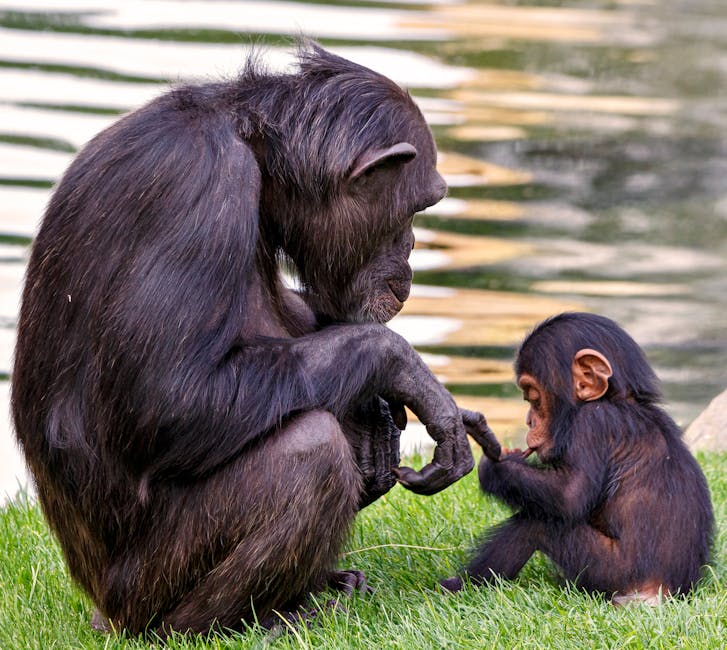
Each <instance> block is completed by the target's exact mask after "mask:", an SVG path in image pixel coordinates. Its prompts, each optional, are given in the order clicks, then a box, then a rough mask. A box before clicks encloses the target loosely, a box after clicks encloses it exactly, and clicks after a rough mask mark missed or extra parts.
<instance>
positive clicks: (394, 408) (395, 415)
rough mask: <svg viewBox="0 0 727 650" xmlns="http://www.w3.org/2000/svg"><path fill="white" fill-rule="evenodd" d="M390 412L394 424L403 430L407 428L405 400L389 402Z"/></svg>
mask: <svg viewBox="0 0 727 650" xmlns="http://www.w3.org/2000/svg"><path fill="white" fill-rule="evenodd" d="M388 404H389V412H390V413H391V419H392V420H393V421H394V424H395V425H396V426H397V427H398V428H399V429H401V430H402V431H403V430H404V429H406V423H407V417H406V409H405V408H404V403H403V402H388Z"/></svg>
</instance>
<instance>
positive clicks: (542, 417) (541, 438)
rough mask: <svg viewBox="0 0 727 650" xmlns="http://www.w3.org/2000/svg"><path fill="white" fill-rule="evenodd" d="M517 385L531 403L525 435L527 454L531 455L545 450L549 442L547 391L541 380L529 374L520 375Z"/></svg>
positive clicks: (526, 420)
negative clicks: (544, 447)
mask: <svg viewBox="0 0 727 650" xmlns="http://www.w3.org/2000/svg"><path fill="white" fill-rule="evenodd" d="M517 385H518V387H519V388H520V390H521V391H522V392H523V399H524V400H525V401H526V402H527V403H528V404H530V408H529V409H528V414H527V416H526V418H525V422H526V424H527V425H528V432H527V435H526V436H525V443H526V444H527V446H528V451H527V452H526V454H527V455H529V454H530V453H532V452H533V451H535V452H539V451H545V449H542V448H543V446H544V445H545V444H547V442H548V429H549V426H550V418H549V417H548V401H547V395H546V392H545V391H544V390H543V388H542V386H541V385H540V382H539V381H538V380H537V379H536V378H535V377H533V376H532V375H529V374H523V375H520V377H518V381H517Z"/></svg>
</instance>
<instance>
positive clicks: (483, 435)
mask: <svg viewBox="0 0 727 650" xmlns="http://www.w3.org/2000/svg"><path fill="white" fill-rule="evenodd" d="M459 412H460V413H461V414H462V422H464V426H465V430H466V431H467V433H468V434H469V435H470V436H472V438H473V439H474V441H475V442H476V443H477V444H478V445H479V446H480V447H482V453H484V454H485V456H487V457H488V458H489V459H490V460H493V461H495V462H497V461H499V460H500V454H501V453H502V448H501V447H500V443H499V442H498V441H497V438H495V434H494V433H492V429H490V427H489V425H488V424H487V420H485V416H484V415H482V413H478V412H477V411H468V410H467V409H460V410H459Z"/></svg>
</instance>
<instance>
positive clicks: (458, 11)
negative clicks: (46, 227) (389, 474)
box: [0, 0, 727, 493]
mask: <svg viewBox="0 0 727 650" xmlns="http://www.w3.org/2000/svg"><path fill="white" fill-rule="evenodd" d="M301 32H304V33H306V34H308V35H311V36H314V37H317V38H319V39H320V40H321V42H322V43H324V44H325V45H327V46H328V47H330V48H331V49H333V50H334V51H336V52H337V53H340V54H342V55H343V56H346V57H348V58H351V59H354V60H356V61H358V62H360V63H363V64H364V65H368V66H370V67H372V68H375V69H378V70H380V71H382V72H384V73H385V74H388V75H389V76H391V77H393V78H394V79H395V80H397V81H398V82H399V83H401V84H403V85H406V86H407V87H409V88H410V90H411V92H412V94H413V95H414V97H415V98H416V99H417V101H418V102H419V103H420V105H421V106H422V108H423V110H424V113H425V115H426V117H427V119H428V121H429V122H430V124H432V127H433V130H434V133H435V137H436V139H437V142H438V146H439V148H440V152H441V156H440V167H441V170H442V172H443V173H444V175H445V177H446V178H447V180H448V182H449V184H450V194H449V197H448V198H447V199H445V200H444V201H442V203H440V204H439V205H438V206H435V207H434V208H432V209H430V210H429V211H428V212H427V213H426V214H423V215H420V216H419V217H418V218H417V233H416V234H417V240H418V244H417V249H416V250H415V251H414V254H413V256H412V266H413V267H414V269H415V282H416V286H415V287H414V290H413V294H412V298H411V299H410V301H409V302H408V303H407V305H406V307H405V309H404V311H403V313H402V314H401V315H400V316H398V317H397V318H396V319H394V321H392V323H391V326H392V327H393V328H394V329H396V330H397V331H400V332H401V333H403V334H404V335H405V336H407V338H408V339H409V340H410V341H411V342H412V343H413V344H415V345H416V346H417V348H418V349H419V350H420V351H421V352H422V353H423V354H424V355H425V358H426V359H427V361H428V362H429V363H430V365H431V367H432V368H433V369H434V371H435V372H436V373H437V374H438V375H439V376H440V377H441V378H442V380H443V381H445V383H446V384H447V385H448V386H449V388H450V389H451V390H452V391H453V392H454V393H455V394H456V395H457V398H458V400H459V401H460V402H461V403H462V404H463V405H466V406H471V407H476V408H481V409H482V410H484V412H485V413H486V414H487V415H488V418H489V420H490V421H491V423H492V425H493V428H495V430H496V431H497V432H498V433H499V434H501V435H502V436H503V437H506V438H512V437H514V438H516V439H517V437H518V436H520V435H521V434H522V430H523V427H522V424H521V422H522V418H523V415H524V405H523V404H522V401H521V400H520V399H519V398H518V395H517V391H516V390H515V389H514V386H513V383H512V370H511V360H512V355H513V352H514V348H515V346H516V344H517V342H518V341H519V339H520V338H521V337H522V335H523V334H524V333H525V332H526V331H527V330H528V329H529V328H530V327H532V325H533V324H535V322H537V321H538V320H540V319H541V318H543V317H545V316H547V315H549V314H552V313H555V312H558V311H561V310H564V309H588V310H594V311H597V312H600V313H603V314H605V315H607V316H610V317H612V318H615V319H617V320H618V321H619V322H620V323H621V324H622V325H623V326H624V327H626V328H627V329H628V330H629V331H630V332H631V333H632V334H633V336H634V337H635V338H636V339H637V341H638V342H639V343H641V344H642V345H643V346H644V347H645V349H646V350H647V353H648V356H649V358H650V359H651V360H652V362H653V363H654V365H655V367H656V370H657V372H658V373H659V375H660V376H661V377H662V379H663V381H664V389H665V392H666V396H667V399H668V408H669V411H670V413H671V414H672V415H673V416H674V417H675V418H676V419H677V420H678V421H679V422H680V423H681V424H683V425H686V424H688V423H689V422H690V421H691V420H692V419H693V418H694V416H695V415H696V414H697V413H698V412H699V411H701V410H702V409H703V408H704V406H705V405H706V404H707V403H708V402H709V400H710V399H711V398H712V397H714V396H715V395H716V394H717V393H719V392H721V390H723V389H724V388H725V386H727V370H726V369H727V309H726V307H727V305H726V303H727V291H726V290H725V289H726V284H727V283H726V281H725V279H724V278H725V277H726V276H727V268H726V267H727V255H726V254H725V253H727V183H726V182H725V181H726V179H727V155H725V154H727V136H726V135H725V134H726V133H727V104H725V102H724V101H722V95H723V91H722V89H723V88H724V87H726V86H727V83H726V82H727V6H726V5H724V3H721V2H717V1H716V0H711V1H710V0H689V2H687V1H686V0H685V1H683V2H679V1H677V0H668V1H665V2H659V3H656V2H653V1H649V0H643V1H639V0H620V1H612V2H605V1H604V2H596V1H580V2H565V1H555V0H554V1H543V2H534V1H531V2H526V1H520V2H512V1H511V2H501V3H497V2H489V3H488V2H457V1H454V0H452V1H442V2H429V3H420V2H405V1H399V2H385V1H381V0H379V1H376V2H367V1H365V0H360V1H354V0H352V1H351V2H347V3H346V2H323V1H321V0H319V1H314V2H242V1H240V2H233V1H227V2H222V1H219V2H218V1H215V2H202V1H196V2H195V1H189V2H167V1H164V0H154V1H152V0H149V1H127V0H114V1H105V0H78V1H76V2H74V1H71V0H56V1H52V0H48V1H45V2H43V1H37V2H33V1H27V0H26V1H24V2H20V1H19V0H0V380H2V381H0V413H2V415H1V416H0V458H2V459H5V460H3V461H2V462H3V463H4V467H2V473H0V493H1V492H6V491H7V492H12V491H14V489H15V487H16V485H17V479H16V476H20V480H21V481H23V480H24V477H23V475H22V471H21V466H20V464H19V461H18V459H17V455H16V453H15V450H14V447H13V443H12V437H11V433H10V428H9V423H8V422H7V410H8V404H7V403H8V398H7V394H8V381H7V379H8V373H9V371H10V367H11V355H12V347H13V344H14V326H15V323H16V319H17V310H18V300H19V295H20V290H21V285H22V276H23V272H24V266H25V260H26V256H27V251H28V246H29V244H30V242H31V240H32V237H33V234H34V233H35V231H36V229H37V225H38V221H39V218H40V216H41V214H42V210H43V206H44V204H45V202H46V201H47V199H48V196H49V192H50V188H51V186H52V184H53V183H54V182H55V181H56V180H57V179H58V177H59V175H60V174H61V173H62V171H63V169H64V168H65V166H66V165H67V164H68V162H69V161H70V160H71V158H72V156H73V152H74V151H76V150H78V148H79V147H80V146H82V144H83V143H84V142H85V141H87V140H88V139H89V138H90V137H91V136H92V135H93V134H94V133H96V132H97V131H99V130H100V129H102V128H104V127H105V126H106V125H108V124H110V123H111V122H112V121H113V120H114V119H116V117H117V116H118V115H119V114H120V113H122V112H124V111H127V110H129V109H133V108H135V107H138V106H139V105H140V104H142V103H143V102H145V101H147V100H148V99H150V98H151V97H153V96H155V95H156V94H158V93H159V92H161V91H163V90H165V89H166V88H168V87H169V86H170V84H173V83H175V82H178V81H186V80H198V79H202V80H204V79H216V78H219V77H220V76H224V75H229V74H233V73H234V71H235V70H236V69H237V68H238V67H239V66H240V64H241V62H242V61H243V60H244V57H245V55H246V53H247V51H248V49H249V46H250V44H251V43H256V44H258V45H262V46H264V48H265V51H266V55H265V58H266V60H267V61H268V62H269V64H270V66H271V67H273V68H282V67H284V66H286V65H288V64H289V63H290V60H291V59H290V47H289V45H290V38H291V36H295V35H297V34H299V33H301Z"/></svg>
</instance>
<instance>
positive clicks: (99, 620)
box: [91, 609, 111, 634]
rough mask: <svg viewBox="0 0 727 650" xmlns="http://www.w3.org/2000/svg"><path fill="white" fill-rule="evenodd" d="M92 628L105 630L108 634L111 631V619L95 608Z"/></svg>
mask: <svg viewBox="0 0 727 650" xmlns="http://www.w3.org/2000/svg"><path fill="white" fill-rule="evenodd" d="M91 628H92V629H94V630H96V631H97V632H105V633H106V634H108V633H109V632H111V621H109V619H107V618H106V617H105V616H104V615H103V614H102V613H101V612H99V611H98V609H94V610H93V615H92V616H91Z"/></svg>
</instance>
